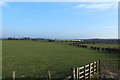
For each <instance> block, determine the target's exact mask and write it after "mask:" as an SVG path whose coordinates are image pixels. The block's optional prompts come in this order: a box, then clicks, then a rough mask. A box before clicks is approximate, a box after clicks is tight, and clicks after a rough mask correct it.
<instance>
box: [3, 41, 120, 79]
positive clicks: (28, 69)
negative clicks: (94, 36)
mask: <svg viewBox="0 0 120 80" xmlns="http://www.w3.org/2000/svg"><path fill="white" fill-rule="evenodd" d="M104 45H105V44H102V46H104ZM105 46H106V45H105ZM108 46H115V47H116V46H117V45H115V44H109V45H108ZM2 48H3V78H11V77H12V72H13V71H16V77H17V78H20V77H21V75H22V74H24V75H25V77H30V78H46V77H47V76H46V75H47V73H48V71H49V70H50V71H51V74H52V75H53V76H52V77H53V78H65V77H67V76H69V75H70V72H71V70H70V69H71V68H72V67H77V66H82V65H85V64H88V63H90V62H93V61H96V60H98V59H101V58H102V59H111V58H112V59H116V58H118V55H116V54H109V53H107V52H102V51H95V50H90V49H86V48H79V47H75V46H70V45H68V44H67V42H66V43H65V42H46V41H45V42H44V41H31V40H3V46H2Z"/></svg>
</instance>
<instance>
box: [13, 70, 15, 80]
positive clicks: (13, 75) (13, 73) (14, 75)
mask: <svg viewBox="0 0 120 80" xmlns="http://www.w3.org/2000/svg"><path fill="white" fill-rule="evenodd" d="M13 80H15V71H13Z"/></svg>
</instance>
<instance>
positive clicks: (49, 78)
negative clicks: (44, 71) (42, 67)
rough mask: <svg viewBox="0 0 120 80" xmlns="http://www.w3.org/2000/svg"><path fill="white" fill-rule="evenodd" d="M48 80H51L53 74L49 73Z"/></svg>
mask: <svg viewBox="0 0 120 80" xmlns="http://www.w3.org/2000/svg"><path fill="white" fill-rule="evenodd" d="M48 80H51V73H50V71H48Z"/></svg>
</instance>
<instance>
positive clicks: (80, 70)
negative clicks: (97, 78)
mask: <svg viewBox="0 0 120 80" xmlns="http://www.w3.org/2000/svg"><path fill="white" fill-rule="evenodd" d="M99 64H100V61H99V60H98V61H95V62H92V63H89V64H87V65H85V66H82V67H77V68H72V78H73V79H72V80H83V79H84V80H87V79H91V78H92V77H93V76H94V75H96V74H97V73H98V72H99Z"/></svg>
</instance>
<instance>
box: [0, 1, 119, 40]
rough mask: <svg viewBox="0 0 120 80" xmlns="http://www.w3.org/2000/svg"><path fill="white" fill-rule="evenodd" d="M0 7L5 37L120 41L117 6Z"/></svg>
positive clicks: (39, 4) (8, 4)
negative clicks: (119, 36) (117, 39)
mask: <svg viewBox="0 0 120 80" xmlns="http://www.w3.org/2000/svg"><path fill="white" fill-rule="evenodd" d="M0 5H2V6H1V7H2V36H3V37H25V36H26V37H33V38H35V37H37V38H53V37H54V38H55V39H88V38H117V37H118V9H117V3H115V2H6V3H0ZM0 14H1V13H0Z"/></svg>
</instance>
